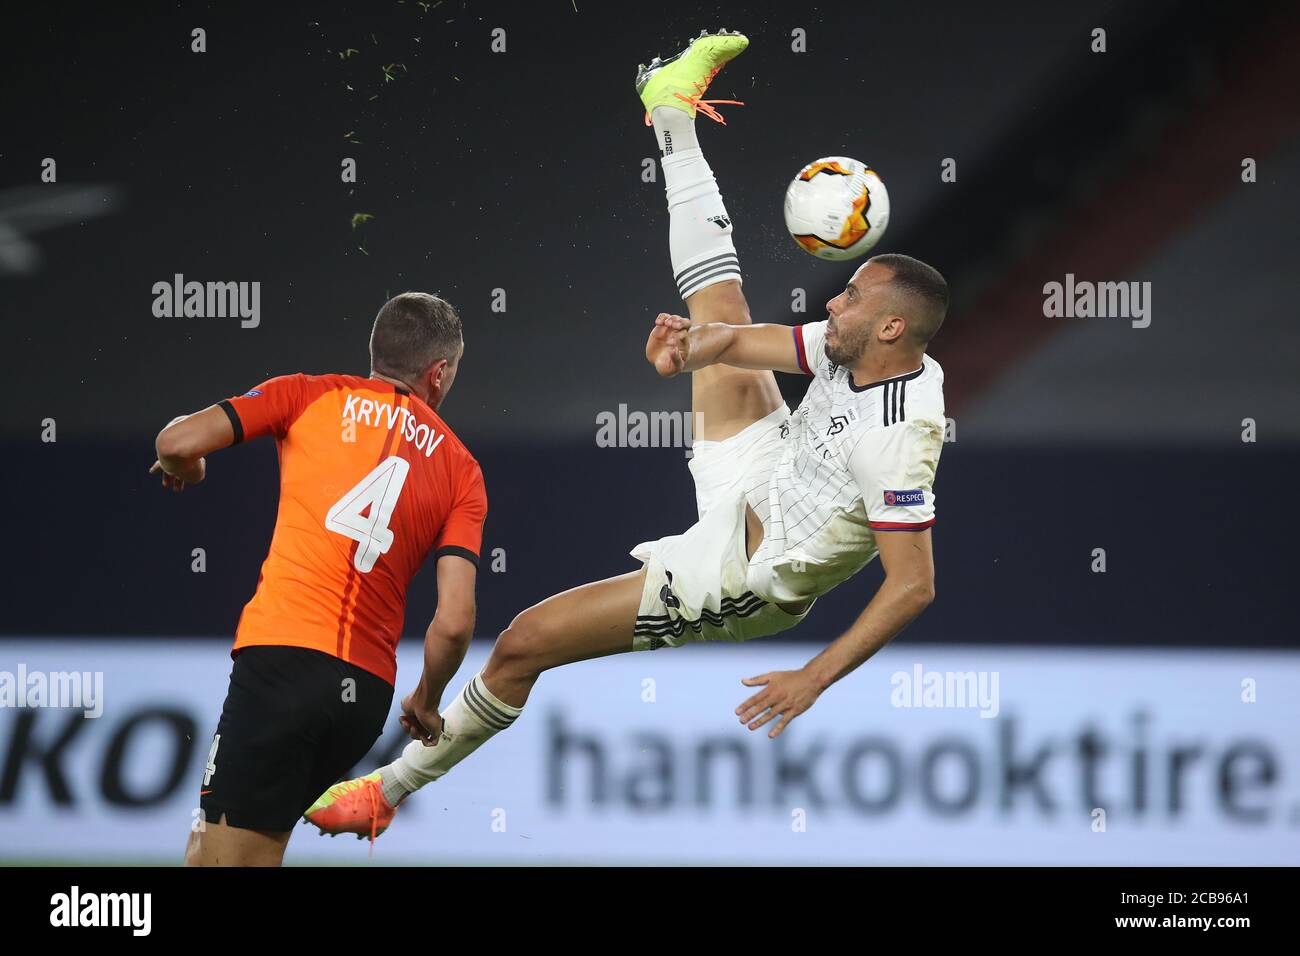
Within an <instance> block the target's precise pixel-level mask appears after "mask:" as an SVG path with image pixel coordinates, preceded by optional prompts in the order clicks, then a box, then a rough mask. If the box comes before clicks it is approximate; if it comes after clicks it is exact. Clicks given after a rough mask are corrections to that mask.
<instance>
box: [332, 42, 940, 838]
mask: <svg viewBox="0 0 1300 956" xmlns="http://www.w3.org/2000/svg"><path fill="white" fill-rule="evenodd" d="M747 45H748V40H746V39H745V37H743V36H740V35H738V34H733V33H727V32H726V31H721V32H720V33H718V34H714V35H709V34H701V36H700V37H698V38H697V39H695V40H693V41H692V42H691V44H690V45H689V46H688V47H687V49H686V50H685V51H683V53H682V54H680V55H679V56H677V57H674V58H673V59H671V60H669V61H667V62H664V63H661V62H659V61H658V60H656V61H655V62H652V63H651V65H650V67H649V68H648V69H647V68H645V67H643V68H642V69H641V71H640V73H639V75H638V82H637V87H638V91H639V92H640V93H641V97H642V101H643V103H644V104H645V107H646V114H647V117H648V118H649V120H650V121H651V123H652V125H653V126H654V129H655V133H656V135H657V137H658V139H659V144H660V149H661V151H662V153H663V159H662V165H663V171H664V180H665V185H666V189H667V194H668V208H669V214H670V229H669V249H670V254H671V258H672V263H673V271H674V274H675V276H676V278H677V282H678V287H679V291H680V292H681V294H682V296H683V298H684V299H685V301H686V304H687V308H688V310H689V313H690V317H689V318H683V317H681V316H676V315H669V314H660V315H659V316H658V318H657V319H656V320H655V325H654V328H653V330H652V332H651V334H650V338H649V341H648V343H647V345H646V358H647V359H648V360H649V361H650V362H651V364H653V365H654V366H655V368H656V369H657V370H658V372H659V373H660V374H661V375H663V376H665V377H670V376H673V375H677V374H681V373H691V382H692V404H693V411H694V414H695V415H696V416H697V420H698V419H699V418H702V420H703V433H702V436H697V439H696V441H695V445H694V456H693V458H692V459H691V463H690V469H691V473H692V476H693V477H694V479H695V488H696V499H697V505H698V510H699V521H698V522H697V523H696V524H695V525H694V526H692V527H691V528H690V529H689V530H688V531H686V532H685V533H684V534H680V535H673V536H671V537H667V538H661V539H660V540H658V541H654V542H648V543H646V544H642V545H639V546H638V547H636V548H635V549H633V551H632V554H633V556H635V557H637V558H639V559H640V560H641V561H642V562H643V564H642V567H641V568H640V569H639V570H637V571H633V572H630V573H627V574H622V575H619V576H617V577H614V578H609V579H607V580H604V581H599V582H596V583H593V584H587V585H583V586H581V587H577V588H574V589H572V590H570V591H566V592H564V593H563V594H558V595H556V596H554V597H551V598H548V599H547V600H545V601H543V602H541V603H540V604H538V605H536V606H534V607H532V608H529V609H528V610H526V611H524V612H523V613H521V614H520V615H519V616H518V617H516V618H515V620H514V621H513V622H512V623H511V624H510V626H509V627H508V628H507V629H506V630H505V631H503V632H502V634H501V635H500V637H499V638H498V639H497V642H496V645H495V646H494V648H493V651H492V654H491V656H490V658H489V660H488V662H487V664H486V665H485V666H484V668H483V670H482V671H481V672H480V673H479V674H477V675H475V677H473V678H472V679H471V680H470V681H469V682H468V683H467V684H466V685H465V686H464V687H463V688H462V689H461V691H460V693H459V694H457V695H456V697H455V698H454V699H453V700H452V701H451V703H449V704H448V705H447V707H446V708H445V709H444V710H443V711H442V713H441V714H439V713H438V712H436V711H428V712H425V711H422V710H421V709H420V708H418V707H417V706H416V704H415V701H416V700H417V699H420V698H421V697H422V696H423V694H421V695H413V696H412V697H408V698H407V699H406V700H405V701H404V702H403V710H404V716H403V718H402V723H403V726H405V727H406V729H407V730H408V731H409V732H410V734H411V736H412V738H413V740H412V742H411V743H410V744H408V745H407V747H406V749H405V751H404V752H403V754H402V756H401V757H400V758H399V759H398V760H397V761H395V762H394V763H392V764H389V765H388V766H387V767H383V768H381V769H380V770H378V771H375V772H374V773H371V774H368V775H366V776H364V777H359V778H357V779H355V780H349V781H346V782H344V783H340V784H337V785H335V786H334V787H331V788H330V789H329V790H328V791H327V792H326V793H325V794H323V795H322V796H321V798H320V800H318V801H317V803H316V804H315V805H314V806H313V807H312V808H311V809H310V810H309V811H308V813H307V815H306V816H307V819H308V820H309V821H311V822H312V823H315V824H316V825H317V826H318V827H320V828H321V831H322V832H326V833H343V832H348V833H356V834H358V835H364V834H366V833H369V834H370V835H371V836H372V838H373V837H374V836H377V835H378V834H379V833H382V832H383V830H384V829H385V828H386V827H387V826H388V824H389V822H391V820H392V818H393V814H394V812H395V808H396V806H397V804H398V803H399V802H400V801H401V800H402V799H404V798H405V797H406V796H408V795H409V794H410V793H413V792H414V791H415V790H417V789H418V788H420V787H421V786H424V785H425V784H427V783H430V782H432V781H434V780H436V779H438V778H439V777H441V776H442V775H444V774H445V773H446V772H447V771H448V770H450V769H451V768H452V767H453V766H455V765H456V764H457V763H459V762H460V761H461V760H463V759H464V758H465V757H466V756H468V755H469V754H470V753H472V752H473V751H474V750H476V749H477V748H478V747H479V746H481V745H482V744H483V743H484V742H485V741H486V740H487V739H488V738H490V737H491V736H493V735H494V734H496V733H498V732H500V731H501V730H504V729H506V728H507V727H509V726H510V725H511V724H512V723H513V722H514V720H515V719H516V718H517V717H518V716H519V714H520V713H521V711H522V708H523V706H524V703H525V702H526V700H527V698H528V693H529V691H530V690H531V688H532V686H533V684H534V683H535V682H536V680H537V678H538V677H539V676H540V675H541V673H542V672H543V671H546V670H548V669H550V668H552V667H557V666H560V665H563V664H566V663H571V662H575V661H580V660H588V659H591V658H594V657H603V656H607V655H610V654H616V653H621V652H625V651H629V650H650V649H655V648H659V647H663V646H665V645H667V646H676V645H679V644H681V643H683V642H686V641H693V640H732V641H743V640H748V639H750V638H754V637H762V636H765V635H770V634H775V633H778V632H779V631H783V630H785V629H787V628H790V627H793V626H794V625H795V624H797V623H799V621H801V620H802V619H803V617H804V616H805V615H806V614H807V613H808V610H809V608H810V607H811V606H812V603H813V602H814V601H815V600H816V599H817V598H818V597H819V596H820V595H822V594H825V593H826V592H827V591H829V590H830V589H831V588H833V587H835V586H836V585H837V584H840V583H841V582H843V581H844V580H846V579H847V578H849V577H851V576H852V575H853V574H855V573H856V572H857V571H858V570H860V569H861V568H862V567H863V566H864V565H865V564H867V563H868V562H869V561H871V560H872V558H874V557H876V556H877V555H879V556H880V558H881V562H882V564H883V566H884V570H885V579H884V582H883V583H882V584H881V586H880V588H879V589H878V591H877V592H876V594H875V596H874V597H873V598H872V600H871V602H870V603H869V604H868V605H867V607H866V609H865V610H864V611H863V612H862V613H861V614H860V615H859V617H858V619H857V620H856V621H855V622H854V623H853V624H852V625H851V626H850V627H849V628H848V629H847V630H846V631H845V632H844V633H843V634H842V635H841V636H840V637H839V638H837V639H836V640H835V641H834V642H832V643H831V644H830V645H829V646H828V647H827V648H826V649H825V650H823V651H822V652H821V653H820V654H818V655H817V656H816V657H815V658H813V659H812V660H811V661H809V663H808V664H807V665H806V666H805V667H803V668H801V669H800V670H797V671H779V672H773V673H769V674H761V675H758V676H757V677H751V678H746V679H744V680H743V681H742V683H744V684H745V685H747V686H749V687H752V688H756V690H755V691H754V692H753V693H752V695H751V696H750V697H749V698H748V699H747V700H745V701H744V702H743V703H741V705H740V706H739V707H737V708H736V710H735V713H736V715H737V717H738V718H739V720H740V721H741V723H743V724H746V725H748V727H749V728H750V729H751V730H755V729H758V728H759V727H763V726H765V725H767V724H769V723H771V722H773V721H775V723H774V724H773V725H772V727H771V728H770V729H769V732H768V733H769V736H772V737H775V736H776V735H777V734H779V733H780V732H781V731H782V730H783V729H784V728H785V727H786V726H787V725H788V724H789V722H790V721H791V720H792V719H793V718H794V717H796V716H798V715H799V714H800V713H803V712H804V711H805V710H807V709H808V707H810V706H811V705H812V704H813V703H814V702H815V701H816V699H817V697H818V696H819V695H820V694H821V692H822V691H823V690H825V689H826V688H827V687H828V686H830V684H832V683H834V682H835V681H837V680H839V679H840V678H841V677H843V676H845V675H846V674H848V673H849V672H850V671H852V670H853V669H855V668H856V667H858V666H859V665H860V664H862V663H863V662H864V661H865V660H867V658H869V657H870V656H871V655H872V654H874V653H875V652H876V651H877V650H879V649H880V648H881V647H883V646H884V645H885V644H886V643H887V642H888V641H889V640H890V639H891V638H892V637H893V636H894V635H895V634H897V633H898V632H899V631H901V630H902V629H903V628H904V627H905V626H906V625H907V624H908V623H909V622H911V621H912V620H913V619H914V618H915V617H916V616H917V615H918V614H920V613H921V611H922V610H923V609H924V608H925V607H926V606H927V605H928V604H929V603H930V602H931V601H932V600H933V599H934V560H933V552H932V549H931V531H930V528H931V526H932V525H933V524H934V490H933V489H934V479H935V471H936V468H937V466H938V461H939V454H940V451H941V450H942V448H943V438H944V423H945V418H944V406H943V370H942V369H941V368H940V367H939V365H938V363H937V362H935V361H934V360H933V359H931V358H930V357H929V356H927V355H926V354H925V349H926V345H927V344H928V342H929V340H930V338H931V337H932V336H933V335H934V333H935V332H936V331H937V330H938V328H939V326H940V324H941V323H942V322H943V318H944V314H945V312H946V310H947V306H948V289H947V284H946V283H945V282H944V280H943V277H942V276H940V275H939V273H938V272H937V271H935V270H934V269H933V268H931V267H930V266H927V265H925V264H924V263H921V262H918V261H917V260H915V259H912V258H910V257H908V256H901V255H884V256H877V257H875V258H874V259H871V260H869V261H868V262H867V263H866V264H865V265H863V266H861V267H860V268H858V269H857V271H856V272H855V273H854V274H853V277H852V278H851V279H850V281H849V283H848V285H846V286H845V289H844V291H843V292H841V293H840V294H839V295H837V296H836V297H835V298H833V299H832V300H831V301H830V302H828V303H827V319H826V320H825V321H821V322H811V323H808V324H807V325H803V326H797V327H794V328H791V327H789V326H784V325H753V324H751V323H750V317H749V308H748V305H747V304H746V302H745V298H744V295H743V294H742V292H741V285H740V281H741V276H740V267H739V258H738V256H737V254H736V250H735V246H734V245H733V243H732V240H731V232H732V227H731V221H730V217H729V216H728V215H727V212H726V209H725V207H724V206H723V204H722V197H721V195H720V193H719V191H718V187H717V183H716V181H715V180H714V178H713V173H712V171H711V170H710V168H709V166H708V163H707V162H705V160H704V156H703V154H702V152H701V151H700V149H699V145H698V142H697V140H696V137H695V129H694V122H695V115H696V112H697V111H700V112H704V113H706V115H709V116H710V117H712V118H714V119H718V120H720V117H719V116H718V115H717V112H716V110H714V108H713V104H714V103H717V102H725V101H706V100H703V99H702V97H703V95H704V92H705V90H706V89H707V87H708V85H709V82H710V81H712V79H713V78H714V77H715V76H716V75H717V73H718V71H719V70H720V69H721V68H722V66H723V65H725V64H726V63H727V62H729V61H730V60H731V59H732V58H734V57H735V56H736V55H738V54H739V53H740V52H742V51H743V50H744V48H745V46H747ZM773 371H781V372H790V373H802V374H805V375H810V376H812V382H811V384H810V385H809V388H808V392H807V395H806V397H805V398H804V400H803V402H802V403H800V405H799V407H798V409H797V410H796V411H795V412H794V413H793V414H791V413H790V410H789V409H788V408H787V407H786V405H785V404H784V402H783V401H782V399H781V395H780V392H779V390H778V389H777V386H776V379H775V378H774V377H773V375H772V372H773ZM464 650H465V648H464V646H452V645H448V646H447V647H445V648H440V647H438V646H437V645H433V646H430V645H429V643H428V642H426V649H425V657H426V663H425V672H426V675H434V679H436V680H441V681H442V687H438V688H435V690H438V691H441V690H443V688H445V685H446V683H447V682H448V681H450V680H451V678H452V677H453V675H454V674H455V672H456V670H457V668H458V667H459V666H460V662H461V660H462V658H463V655H464ZM432 699H441V695H440V694H433V695H432Z"/></svg>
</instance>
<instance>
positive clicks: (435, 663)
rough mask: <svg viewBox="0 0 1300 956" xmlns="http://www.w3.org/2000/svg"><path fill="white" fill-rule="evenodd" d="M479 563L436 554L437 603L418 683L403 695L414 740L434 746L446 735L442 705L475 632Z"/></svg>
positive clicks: (404, 721) (405, 717) (405, 722)
mask: <svg viewBox="0 0 1300 956" xmlns="http://www.w3.org/2000/svg"><path fill="white" fill-rule="evenodd" d="M477 579H478V568H477V567H476V566H475V565H474V563H473V562H472V561H468V560H466V559H465V558H463V557H460V556H459V555H455V554H446V555H443V556H442V557H440V558H438V607H437V610H435V611H434V613H433V620H432V621H430V622H429V629H428V630H427V631H425V634H424V670H423V672H422V673H421V674H420V683H419V684H417V685H416V688H415V690H414V691H412V692H411V693H410V694H408V695H407V696H406V697H405V698H404V699H403V700H402V717H401V723H402V726H403V727H404V728H406V732H407V733H409V734H410V735H411V739H412V740H419V741H422V742H423V743H424V744H426V745H427V746H430V747H432V746H435V745H436V744H437V742H438V738H439V736H440V735H441V734H442V717H441V716H440V715H439V713H438V705H439V703H440V702H441V701H442V693H443V691H444V690H446V688H447V684H448V683H449V682H450V681H451V679H452V678H453V677H454V676H456V671H457V670H459V669H460V665H461V662H462V661H463V660H464V659H465V652H466V651H467V650H468V649H469V642H470V639H471V638H472V637H473V636H474V618H475V602H474V586H475V584H476V582H477Z"/></svg>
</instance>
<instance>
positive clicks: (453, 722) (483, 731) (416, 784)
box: [379, 674, 523, 806]
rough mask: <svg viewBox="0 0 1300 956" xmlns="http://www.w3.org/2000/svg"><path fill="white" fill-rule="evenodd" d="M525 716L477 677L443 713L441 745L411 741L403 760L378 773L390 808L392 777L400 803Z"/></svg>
mask: <svg viewBox="0 0 1300 956" xmlns="http://www.w3.org/2000/svg"><path fill="white" fill-rule="evenodd" d="M522 712H523V708H522V707H511V706H510V705H509V704H504V703H502V702H501V701H500V700H498V699H497V698H496V696H495V695H493V693H492V692H491V691H490V690H488V689H487V685H486V684H484V683H483V675H482V674H475V675H474V678H473V680H471V681H470V682H469V683H468V684H466V685H465V686H464V687H463V688H461V691H460V693H459V694H457V695H456V699H455V700H453V701H452V702H451V703H450V704H448V705H447V709H446V710H444V711H443V712H442V737H441V738H440V739H439V740H438V743H437V744H436V745H435V746H433V747H426V746H425V745H424V744H422V743H421V742H420V741H418V740H412V741H411V742H410V743H409V744H407V745H406V749H405V750H403V751H402V755H401V756H400V757H398V758H397V759H396V760H395V761H393V762H392V763H390V764H389V765H388V766H387V767H384V768H382V769H381V770H380V771H379V772H380V775H381V777H382V778H383V779H384V783H385V786H384V797H385V798H386V799H388V802H389V803H390V804H391V805H393V806H396V805H397V804H396V803H395V802H394V801H393V799H392V798H391V797H390V796H389V787H388V780H389V778H390V776H391V778H392V780H393V783H394V787H393V792H394V794H395V795H396V796H397V798H398V800H400V799H402V797H404V796H406V795H407V794H411V793H414V792H415V791H416V790H419V789H420V788H421V787H423V786H424V785H425V784H426V783H432V782H433V781H435V780H437V779H438V778H439V777H441V776H442V775H443V774H445V773H446V772H447V771H448V770H450V769H451V768H452V767H454V766H456V764H458V763H460V762H461V761H462V760H464V759H465V758H466V757H468V756H469V755H470V754H472V753H473V752H474V751H475V750H478V748H479V747H480V746H482V745H483V743H485V742H486V741H487V740H488V738H489V737H492V736H494V735H495V734H497V733H498V732H499V731H502V730H505V729H506V728H507V727H509V726H510V725H511V724H512V723H514V722H515V718H516V717H518V716H519V715H520V713H522ZM385 770H387V771H389V774H385V773H384V771H385ZM401 791H405V792H401Z"/></svg>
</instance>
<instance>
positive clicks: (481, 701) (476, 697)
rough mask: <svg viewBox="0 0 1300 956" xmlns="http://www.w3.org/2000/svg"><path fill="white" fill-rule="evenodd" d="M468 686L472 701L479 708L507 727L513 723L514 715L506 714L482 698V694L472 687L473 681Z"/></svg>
mask: <svg viewBox="0 0 1300 956" xmlns="http://www.w3.org/2000/svg"><path fill="white" fill-rule="evenodd" d="M468 686H469V692H470V693H471V694H473V695H474V700H475V701H477V702H478V704H479V706H481V707H483V708H484V709H485V710H486V711H487V712H488V713H490V714H492V715H494V716H495V717H497V718H498V719H499V720H503V721H505V724H506V726H507V727H509V726H510V725H511V724H512V723H514V720H515V716H516V715H513V714H507V713H506V712H505V711H503V710H502V709H501V708H500V707H498V706H496V704H494V703H492V701H490V700H488V699H487V698H486V697H484V696H483V692H482V691H481V690H479V689H478V688H477V687H475V686H474V682H473V681H470V682H469V685H468Z"/></svg>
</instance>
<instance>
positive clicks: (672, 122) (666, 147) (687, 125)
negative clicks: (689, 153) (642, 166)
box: [650, 106, 700, 156]
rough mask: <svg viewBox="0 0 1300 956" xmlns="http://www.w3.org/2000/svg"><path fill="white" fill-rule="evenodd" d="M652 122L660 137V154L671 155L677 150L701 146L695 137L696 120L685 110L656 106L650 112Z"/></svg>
mask: <svg viewBox="0 0 1300 956" xmlns="http://www.w3.org/2000/svg"><path fill="white" fill-rule="evenodd" d="M650 123H651V125H653V126H654V128H655V136H656V137H657V138H658V139H659V152H660V154H662V155H664V156H671V155H672V154H673V152H674V151H676V150H681V149H699V148H700V141H699V140H698V139H696V138H695V120H694V119H692V118H691V116H690V114H688V113H686V112H685V111H683V110H679V109H676V108H674V107H672V106H656V107H655V109H654V112H653V113H651V114H650Z"/></svg>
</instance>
